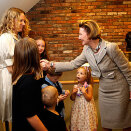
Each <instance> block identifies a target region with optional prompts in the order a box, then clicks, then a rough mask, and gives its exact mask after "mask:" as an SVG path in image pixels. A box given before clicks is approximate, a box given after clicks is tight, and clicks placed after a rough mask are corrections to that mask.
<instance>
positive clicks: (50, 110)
mask: <svg viewBox="0 0 131 131" xmlns="http://www.w3.org/2000/svg"><path fill="white" fill-rule="evenodd" d="M57 101H58V91H57V89H56V88H55V87H53V86H47V87H45V88H43V89H42V102H43V104H44V105H45V108H44V107H43V110H42V112H41V114H40V116H39V118H40V119H41V121H42V122H43V124H44V125H45V126H46V128H47V129H48V131H66V124H65V121H64V118H62V117H61V116H60V115H59V113H58V112H57V111H56V110H55V107H56V105H57Z"/></svg>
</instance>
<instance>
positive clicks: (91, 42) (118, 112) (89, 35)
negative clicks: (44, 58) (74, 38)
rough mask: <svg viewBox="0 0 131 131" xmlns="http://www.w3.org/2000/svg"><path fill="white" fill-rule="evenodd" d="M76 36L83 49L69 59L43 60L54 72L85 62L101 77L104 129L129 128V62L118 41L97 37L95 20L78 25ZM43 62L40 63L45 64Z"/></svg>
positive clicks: (130, 128) (100, 89) (98, 34)
mask: <svg viewBox="0 0 131 131" xmlns="http://www.w3.org/2000/svg"><path fill="white" fill-rule="evenodd" d="M79 27H80V29H79V39H80V40H81V41H82V45H84V48H83V51H82V53H81V54H80V56H78V57H77V58H76V59H74V60H72V61H70V62H55V63H52V62H44V64H45V67H46V68H47V67H48V68H49V66H51V67H52V66H53V67H54V68H56V72H60V71H62V72H63V71H68V70H73V69H76V68H78V67H80V66H81V65H82V64H84V63H86V62H88V63H89V65H90V67H91V69H92V76H94V77H98V78H99V80H100V83H99V85H100V87H99V107H100V115H101V123H102V129H103V131H111V130H112V129H120V128H121V129H123V130H124V131H131V65H130V64H129V61H128V60H127V58H126V57H125V55H124V54H123V52H122V51H121V50H120V49H119V48H118V46H117V44H115V43H110V42H107V41H105V40H103V39H101V38H100V29H99V26H98V24H97V23H96V22H95V21H92V20H87V21H83V22H82V23H80V24H79ZM44 64H43V65H44Z"/></svg>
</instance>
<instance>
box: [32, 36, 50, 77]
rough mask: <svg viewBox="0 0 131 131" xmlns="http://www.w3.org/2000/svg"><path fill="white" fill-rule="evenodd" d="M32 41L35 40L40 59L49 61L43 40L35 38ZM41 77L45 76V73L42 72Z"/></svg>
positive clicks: (40, 37) (39, 37)
mask: <svg viewBox="0 0 131 131" xmlns="http://www.w3.org/2000/svg"><path fill="white" fill-rule="evenodd" d="M34 39H35V40H36V43H37V46H38V49H39V55H40V59H46V60H49V58H48V56H47V50H46V43H45V40H44V38H43V37H42V36H36V37H35V38H34ZM43 76H46V71H43Z"/></svg>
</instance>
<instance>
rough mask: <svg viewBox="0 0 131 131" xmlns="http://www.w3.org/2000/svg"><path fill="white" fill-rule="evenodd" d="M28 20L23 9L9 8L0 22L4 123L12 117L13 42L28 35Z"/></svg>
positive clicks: (0, 99)
mask: <svg viewBox="0 0 131 131" xmlns="http://www.w3.org/2000/svg"><path fill="white" fill-rule="evenodd" d="M28 32H29V26H28V20H27V18H26V17H25V13H24V11H22V10H21V9H18V8H10V9H9V10H8V11H7V12H6V13H5V14H4V16H3V18H2V20H1V23H0V120H2V122H4V121H5V123H6V127H7V129H6V130H9V129H8V122H10V121H11V119H12V78H11V73H12V63H13V60H12V59H13V55H14V47H15V43H16V42H17V41H18V39H19V38H21V37H25V36H27V35H28Z"/></svg>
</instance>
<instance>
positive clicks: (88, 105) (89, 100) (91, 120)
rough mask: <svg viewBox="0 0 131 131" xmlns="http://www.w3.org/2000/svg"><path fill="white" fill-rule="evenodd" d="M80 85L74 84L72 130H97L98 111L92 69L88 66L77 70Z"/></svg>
mask: <svg viewBox="0 0 131 131" xmlns="http://www.w3.org/2000/svg"><path fill="white" fill-rule="evenodd" d="M76 77H77V80H78V85H74V87H73V90H72V93H71V97H70V98H71V100H73V101H74V104H73V106H72V111H71V131H97V112H96V107H95V103H94V98H93V89H92V85H91V84H92V78H91V71H90V69H89V68H88V67H80V68H79V69H78V70H77V75H76Z"/></svg>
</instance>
